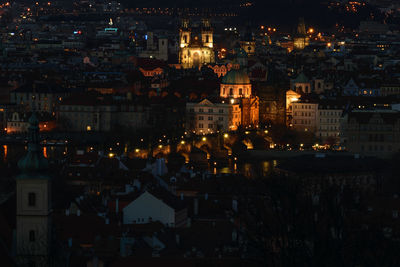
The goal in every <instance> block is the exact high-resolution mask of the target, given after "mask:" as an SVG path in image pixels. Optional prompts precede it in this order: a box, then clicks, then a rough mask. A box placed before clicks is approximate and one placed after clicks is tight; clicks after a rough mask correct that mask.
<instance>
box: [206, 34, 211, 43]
mask: <svg viewBox="0 0 400 267" xmlns="http://www.w3.org/2000/svg"><path fill="white" fill-rule="evenodd" d="M209 42H210V36H209V35H206V43H209Z"/></svg>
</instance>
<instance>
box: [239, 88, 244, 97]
mask: <svg viewBox="0 0 400 267" xmlns="http://www.w3.org/2000/svg"><path fill="white" fill-rule="evenodd" d="M239 95H240V96H241V95H243V89H242V88H239Z"/></svg>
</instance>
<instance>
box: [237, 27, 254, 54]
mask: <svg viewBox="0 0 400 267" xmlns="http://www.w3.org/2000/svg"><path fill="white" fill-rule="evenodd" d="M240 46H241V47H242V49H244V51H246V53H247V55H249V56H253V55H254V54H255V53H256V41H255V40H254V37H253V33H252V30H251V27H250V24H247V26H246V31H245V34H244V35H243V37H242V38H241V41H240Z"/></svg>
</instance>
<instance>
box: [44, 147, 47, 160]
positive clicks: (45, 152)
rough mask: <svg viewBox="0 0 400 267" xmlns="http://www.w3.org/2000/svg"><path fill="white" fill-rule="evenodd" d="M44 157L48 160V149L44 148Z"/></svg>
mask: <svg viewBox="0 0 400 267" xmlns="http://www.w3.org/2000/svg"><path fill="white" fill-rule="evenodd" d="M43 156H44V157H45V158H47V147H45V146H44V147H43Z"/></svg>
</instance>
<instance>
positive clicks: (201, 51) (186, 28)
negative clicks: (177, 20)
mask: <svg viewBox="0 0 400 267" xmlns="http://www.w3.org/2000/svg"><path fill="white" fill-rule="evenodd" d="M213 48H214V40H213V29H212V27H211V23H210V20H209V19H203V20H202V22H201V25H200V27H196V28H193V29H192V28H191V27H190V21H189V20H188V19H183V20H182V26H181V29H180V31H179V63H180V64H181V65H182V68H184V69H189V68H196V67H197V68H200V67H201V66H203V65H205V64H210V63H215V55H214V49H213Z"/></svg>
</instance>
